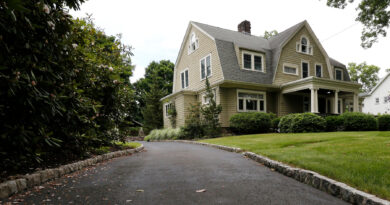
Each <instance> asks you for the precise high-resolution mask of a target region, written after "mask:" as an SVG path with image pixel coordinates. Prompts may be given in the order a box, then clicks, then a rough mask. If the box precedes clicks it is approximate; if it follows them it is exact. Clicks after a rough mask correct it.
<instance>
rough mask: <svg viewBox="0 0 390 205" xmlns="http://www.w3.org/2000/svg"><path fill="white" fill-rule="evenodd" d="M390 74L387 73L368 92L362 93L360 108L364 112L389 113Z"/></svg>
mask: <svg viewBox="0 0 390 205" xmlns="http://www.w3.org/2000/svg"><path fill="white" fill-rule="evenodd" d="M389 75H390V74H387V75H386V77H384V78H383V79H382V80H380V81H379V83H378V84H377V85H376V86H375V87H374V88H373V89H372V90H371V91H370V92H369V93H368V94H362V95H361V97H364V100H363V104H362V107H363V108H362V110H363V112H364V113H371V114H374V115H378V114H389V113H390V78H389Z"/></svg>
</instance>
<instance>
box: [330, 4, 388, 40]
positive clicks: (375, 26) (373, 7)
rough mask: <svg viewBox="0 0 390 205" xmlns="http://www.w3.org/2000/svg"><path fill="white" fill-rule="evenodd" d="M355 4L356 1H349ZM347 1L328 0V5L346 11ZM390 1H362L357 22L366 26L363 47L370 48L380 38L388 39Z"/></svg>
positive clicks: (358, 8) (363, 34) (363, 33)
mask: <svg viewBox="0 0 390 205" xmlns="http://www.w3.org/2000/svg"><path fill="white" fill-rule="evenodd" d="M348 2H349V3H353V2H354V0H348ZM347 4H348V3H347V1H346V0H327V5H328V6H331V7H335V8H341V9H344V8H345V7H346V6H347ZM389 6H390V1H388V0H362V1H361V2H360V3H359V5H358V7H357V8H356V10H358V11H359V14H358V17H357V18H356V21H359V22H361V23H362V24H363V25H364V28H363V31H362V36H361V40H362V43H361V46H362V47H363V48H370V47H371V46H372V45H373V44H374V43H375V42H377V41H378V37H379V36H383V37H386V34H387V31H386V29H387V28H388V27H389V23H390V11H389Z"/></svg>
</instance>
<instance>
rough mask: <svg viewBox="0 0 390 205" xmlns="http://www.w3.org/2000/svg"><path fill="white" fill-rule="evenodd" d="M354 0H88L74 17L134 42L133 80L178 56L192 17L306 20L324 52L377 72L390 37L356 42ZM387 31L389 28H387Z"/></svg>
mask: <svg viewBox="0 0 390 205" xmlns="http://www.w3.org/2000/svg"><path fill="white" fill-rule="evenodd" d="M356 7H357V3H354V4H351V5H348V6H347V7H346V8H345V9H344V10H342V9H336V8H330V7H327V6H326V0H294V1H291V0H267V1H265V0H256V1H252V0H239V1H237V0H236V1H231V0H224V1H221V0H215V1H211V0H196V1H187V0H165V1H161V0H160V1H158V0H138V1H129V0H110V1H108V0H89V1H87V2H86V3H84V4H82V5H81V9H80V10H78V11H73V10H71V11H70V13H71V15H72V16H74V17H80V18H82V17H85V16H86V14H87V13H88V14H92V18H93V19H94V23H95V25H96V26H97V27H99V28H101V29H103V30H104V31H105V32H106V34H108V35H116V34H122V42H123V43H124V44H126V45H130V46H132V47H133V54H134V56H133V57H132V62H133V64H134V65H135V70H134V73H133V76H132V77H131V78H130V79H131V81H132V82H135V81H136V80H137V79H139V78H141V77H143V75H144V73H145V68H146V67H147V66H148V65H149V63H150V62H152V61H160V60H170V61H172V62H175V61H176V58H177V55H178V53H179V49H180V45H181V43H182V41H183V37H184V35H185V32H186V29H187V27H188V24H189V22H190V21H196V22H200V23H205V24H209V25H213V26H217V27H221V28H226V29H230V30H237V25H238V24H239V23H240V22H241V21H243V20H248V21H250V22H251V27H252V35H257V36H261V35H263V34H264V31H266V30H267V31H270V30H277V31H279V32H282V31H283V30H285V29H287V28H289V27H291V26H293V25H295V24H297V23H299V22H301V21H303V20H307V21H308V23H309V24H310V26H311V28H312V29H313V31H314V33H315V34H316V36H317V37H318V39H319V40H320V42H321V44H322V46H323V47H324V48H325V50H326V52H327V53H328V55H329V56H330V57H332V58H334V59H336V60H338V61H340V62H342V63H344V64H345V65H347V64H348V63H349V62H356V63H362V62H364V61H365V62H367V63H368V64H373V65H377V66H379V67H380V68H381V70H380V72H379V77H384V75H385V74H386V72H385V69H387V68H390V60H389V59H387V58H388V57H390V56H389V48H390V38H389V37H382V38H380V39H379V42H378V43H376V44H374V45H373V47H372V48H369V49H363V48H362V47H361V46H360V43H361V40H360V36H361V31H362V28H363V27H362V25H361V23H359V22H356V21H355V19H356V17H357V14H358V11H356V9H355V8H356ZM389 32H390V31H389Z"/></svg>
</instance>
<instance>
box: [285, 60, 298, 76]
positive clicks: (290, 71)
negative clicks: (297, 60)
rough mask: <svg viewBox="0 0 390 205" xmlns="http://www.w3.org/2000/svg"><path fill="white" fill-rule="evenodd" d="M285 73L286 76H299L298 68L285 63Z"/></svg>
mask: <svg viewBox="0 0 390 205" xmlns="http://www.w3.org/2000/svg"><path fill="white" fill-rule="evenodd" d="M283 72H284V73H286V74H292V75H298V66H297V65H294V64H290V63H284V64H283Z"/></svg>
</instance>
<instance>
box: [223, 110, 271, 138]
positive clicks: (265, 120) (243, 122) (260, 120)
mask: <svg viewBox="0 0 390 205" xmlns="http://www.w3.org/2000/svg"><path fill="white" fill-rule="evenodd" d="M230 127H231V129H232V131H233V132H235V133H239V134H254V133H265V132H268V131H269V129H270V127H271V118H270V115H269V114H267V113H260V112H247V113H238V114H234V115H233V116H231V117H230Z"/></svg>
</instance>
